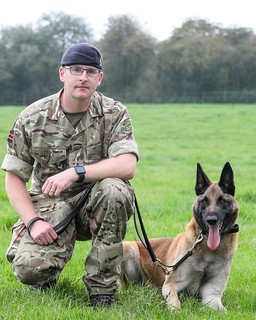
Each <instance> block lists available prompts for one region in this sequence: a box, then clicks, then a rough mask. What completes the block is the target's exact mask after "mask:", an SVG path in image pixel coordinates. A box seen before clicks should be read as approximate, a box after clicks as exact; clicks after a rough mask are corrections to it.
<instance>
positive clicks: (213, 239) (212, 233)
mask: <svg viewBox="0 0 256 320" xmlns="http://www.w3.org/2000/svg"><path fill="white" fill-rule="evenodd" d="M219 244H220V233H219V227H218V226H209V234H208V240H207V246H208V247H209V248H210V249H211V250H216V249H217V248H218V246H219Z"/></svg>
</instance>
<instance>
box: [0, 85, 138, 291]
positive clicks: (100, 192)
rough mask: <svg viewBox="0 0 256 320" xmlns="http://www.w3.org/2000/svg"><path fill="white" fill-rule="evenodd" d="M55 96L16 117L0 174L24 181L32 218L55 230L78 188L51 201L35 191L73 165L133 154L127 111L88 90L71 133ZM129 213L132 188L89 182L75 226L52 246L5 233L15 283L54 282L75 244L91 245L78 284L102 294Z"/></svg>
mask: <svg viewBox="0 0 256 320" xmlns="http://www.w3.org/2000/svg"><path fill="white" fill-rule="evenodd" d="M60 94H61V91H60V92H58V93H56V94H54V95H52V96H50V97H47V98H44V99H41V100H39V101H37V102H35V103H33V104H32V105H31V106H29V107H27V108H26V109H25V110H24V111H22V112H21V114H20V115H19V117H18V118H17V120H16V122H15V124H14V126H13V128H12V129H11V131H10V134H9V137H8V144H7V154H6V156H5V158H4V160H3V163H2V169H3V170H5V171H10V172H13V173H14V174H16V175H17V176H19V177H20V178H21V179H22V180H23V181H24V182H28V181H29V180H30V178H31V184H30V190H29V192H30V195H31V199H32V201H33V204H34V206H35V208H36V212H37V213H38V214H39V215H40V216H41V217H43V218H44V219H46V220H47V221H49V222H50V223H52V224H53V225H55V224H57V223H58V222H59V221H60V220H62V219H63V218H64V217H65V216H66V215H67V214H68V213H69V212H70V210H71V209H72V208H73V207H74V206H75V204H76V202H77V200H78V199H79V197H80V193H81V192H83V190H84V188H85V187H86V185H85V184H84V183H75V184H73V185H72V186H71V187H70V188H69V189H68V190H65V191H64V192H62V194H61V197H60V198H59V199H49V198H45V197H44V196H43V195H42V194H41V193H42V192H41V189H42V185H43V183H44V182H45V181H46V179H47V178H48V177H50V176H52V175H54V174H56V173H58V172H61V171H63V170H65V169H67V168H69V167H73V166H75V165H85V166H86V165H89V164H92V163H96V162H98V161H100V160H103V159H106V158H111V157H116V156H118V155H120V154H125V153H134V154H135V155H136V156H137V158H138V148H137V144H136V141H135V139H134V133H133V127H132V124H131V119H130V116H129V114H128V111H127V108H126V107H125V106H123V105H122V104H121V103H119V102H116V101H114V100H113V99H110V98H107V97H105V96H103V95H102V94H100V93H98V92H95V94H94V96H93V99H92V102H91V106H90V108H89V109H88V110H87V112H86V113H85V114H84V116H83V117H82V119H81V120H80V122H79V123H78V125H77V126H76V128H74V127H73V126H72V125H71V123H70V122H69V121H68V119H67V117H66V116H65V114H64V112H63V110H62V108H61V106H60V102H59V97H60ZM132 213H133V190H132V188H131V187H130V186H129V184H128V183H126V182H124V181H121V180H119V179H105V180H103V181H100V182H97V183H96V184H95V186H94V188H93V190H92V192H91V195H90V198H89V199H88V203H86V205H85V207H84V208H83V209H82V210H81V212H80V214H79V215H78V216H77V217H76V220H74V221H73V223H72V224H71V225H70V226H69V227H68V229H67V230H66V231H65V232H63V233H62V234H61V239H60V240H57V241H55V242H54V243H53V244H52V245H48V246H39V245H37V244H36V243H35V242H34V241H33V240H32V239H31V237H30V236H29V234H28V232H27V230H26V228H25V226H24V224H23V222H22V221H20V220H19V221H18V222H17V223H16V224H15V225H14V227H13V237H12V241H11V245H10V247H9V248H8V250H7V259H8V260H9V261H10V262H11V263H12V265H13V271H14V273H15V275H16V276H17V277H18V278H19V279H20V281H21V282H23V283H26V284H38V285H43V284H44V283H46V282H48V281H52V280H53V279H57V278H58V276H59V274H60V272H61V271H62V270H63V268H64V266H65V264H66V263H67V262H68V261H69V259H70V258H71V256H72V253H73V249H74V245H75V241H76V240H88V239H92V241H93V244H92V249H91V251H90V252H89V254H88V257H87V259H86V262H85V267H86V271H87V273H86V274H85V276H84V281H85V283H86V286H87V288H88V290H89V292H90V293H98V292H102V293H109V292H113V291H114V290H115V289H116V287H117V279H118V277H119V273H118V265H119V263H120V260H121V259H122V244H121V241H122V239H123V238H124V235H125V231H126V223H127V220H128V219H129V217H130V216H131V215H132Z"/></svg>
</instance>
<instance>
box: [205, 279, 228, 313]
mask: <svg viewBox="0 0 256 320" xmlns="http://www.w3.org/2000/svg"><path fill="white" fill-rule="evenodd" d="M220 286H221V288H219V287H218V286H217V283H216V282H209V283H207V284H204V286H203V287H201V288H200V296H201V299H202V303H203V304H204V305H205V306H208V307H210V308H212V309H213V310H217V311H224V312H225V311H227V309H226V308H225V307H224V306H223V304H222V302H221V297H222V293H223V291H224V290H223V289H222V284H220Z"/></svg>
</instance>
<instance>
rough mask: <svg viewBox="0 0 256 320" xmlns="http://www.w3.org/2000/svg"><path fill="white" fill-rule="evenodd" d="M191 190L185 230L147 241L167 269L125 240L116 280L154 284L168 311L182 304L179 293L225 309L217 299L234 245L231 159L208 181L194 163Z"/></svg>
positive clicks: (235, 205) (236, 210)
mask: <svg viewBox="0 0 256 320" xmlns="http://www.w3.org/2000/svg"><path fill="white" fill-rule="evenodd" d="M195 193H196V196H197V197H196V199H195V201H194V203H193V205H192V209H193V217H192V219H191V220H190V222H189V223H188V224H187V226H186V229H185V232H182V233H180V234H178V235H177V236H176V237H175V238H155V239H150V240H149V242H150V244H151V247H152V249H153V251H154V253H155V255H156V257H157V258H158V260H159V261H161V262H162V263H163V264H164V265H166V266H168V270H169V272H163V269H162V268H159V264H157V265H156V264H154V263H153V261H152V259H151V257H150V255H149V253H148V251H147V250H146V249H145V247H144V245H143V243H142V242H139V241H124V242H123V249H124V255H123V260H122V262H121V282H122V283H123V284H126V285H127V284H128V283H129V282H135V283H140V284H146V283H150V284H152V285H153V286H156V287H158V288H159V289H161V291H162V296H163V298H164V299H165V300H166V302H167V305H168V307H169V308H170V310H172V311H173V310H178V309H180V308H181V302H180V299H179V293H181V292H185V293H189V294H192V295H194V296H196V297H197V298H198V299H200V300H201V302H202V304H203V305H206V306H209V307H210V308H212V309H214V310H220V311H226V308H225V307H224V306H223V304H222V302H221V298H222V295H223V293H224V291H225V289H226V285H227V282H228V278H229V274H230V268H231V263H232V258H233V255H234V253H235V251H236V249H237V242H238V234H237V232H238V225H237V224H236V221H237V218H238V213H239V205H238V202H237V200H236V199H235V197H234V196H235V184H234V174H233V170H232V167H231V165H230V163H229V162H227V163H226V164H225V165H224V167H223V169H222V172H221V175H220V179H219V181H218V182H211V181H210V180H209V178H208V177H207V175H206V174H205V172H204V171H203V169H202V167H201V165H200V163H197V174H196V185H195ZM188 252H189V253H190V254H188V256H186V254H187V253H188ZM177 262H178V264H177V265H175V264H176V263H177Z"/></svg>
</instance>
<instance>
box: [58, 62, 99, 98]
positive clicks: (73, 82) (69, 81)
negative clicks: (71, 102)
mask: <svg viewBox="0 0 256 320" xmlns="http://www.w3.org/2000/svg"><path fill="white" fill-rule="evenodd" d="M59 77H60V81H61V82H63V83H64V90H65V91H66V94H68V95H70V97H72V98H74V99H79V100H86V99H88V98H90V97H91V96H92V95H93V93H94V92H95V91H96V89H97V87H98V86H99V85H100V84H101V81H102V78H103V72H102V71H100V70H99V69H97V68H95V67H92V66H88V65H72V66H65V67H60V69H59Z"/></svg>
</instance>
